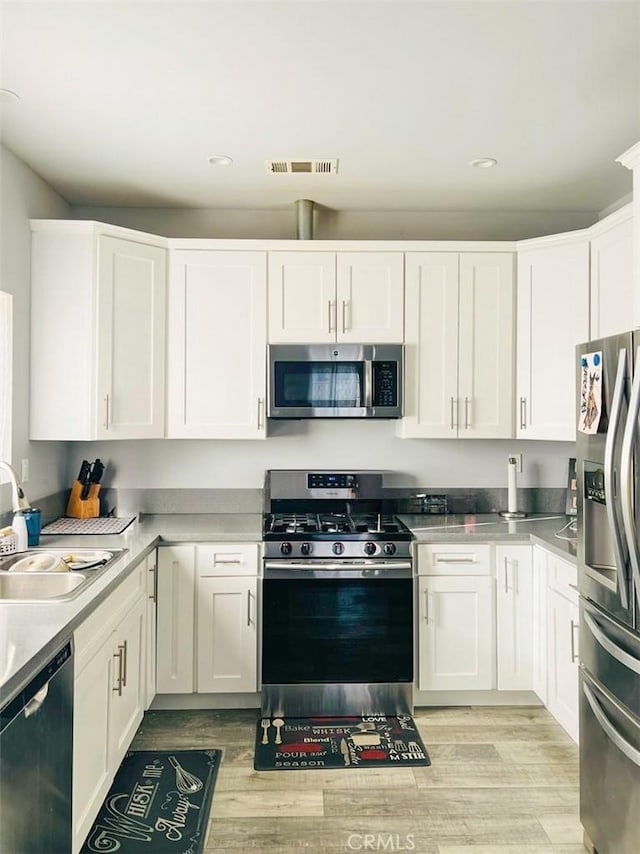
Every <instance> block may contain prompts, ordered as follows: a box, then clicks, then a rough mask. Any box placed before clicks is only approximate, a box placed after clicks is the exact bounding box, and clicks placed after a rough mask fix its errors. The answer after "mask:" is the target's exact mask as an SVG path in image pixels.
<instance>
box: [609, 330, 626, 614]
mask: <svg viewBox="0 0 640 854" xmlns="http://www.w3.org/2000/svg"><path fill="white" fill-rule="evenodd" d="M626 374H627V350H626V348H625V347H622V348H621V349H620V352H619V353H618V370H617V372H616V381H615V384H614V387H613V396H612V399H611V415H610V419H609V429H608V430H607V439H606V443H605V448H604V490H605V495H606V496H607V503H606V505H605V506H606V509H607V519H608V520H609V530H610V531H611V534H612V541H613V554H614V558H615V562H616V573H617V576H618V590H619V592H620V602H621V603H622V607H623V608H628V607H629V598H628V596H627V579H626V574H625V571H626V566H627V559H628V551H627V547H626V543H625V540H624V537H623V536H622V533H621V531H620V523H619V521H618V515H617V513H616V502H615V501H614V496H615V483H614V466H615V457H614V455H615V450H616V448H617V446H618V434H619V432H620V427H621V426H622V425H621V420H620V415H621V413H622V404H623V403H624V387H625V378H626ZM623 453H624V452H623ZM623 482H624V478H623Z"/></svg>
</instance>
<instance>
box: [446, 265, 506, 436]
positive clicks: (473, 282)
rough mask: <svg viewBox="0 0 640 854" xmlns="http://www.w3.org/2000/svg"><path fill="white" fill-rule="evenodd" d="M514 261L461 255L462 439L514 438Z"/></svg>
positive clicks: (459, 363) (460, 417)
mask: <svg viewBox="0 0 640 854" xmlns="http://www.w3.org/2000/svg"><path fill="white" fill-rule="evenodd" d="M514 302H515V295H514V257H513V255H512V254H511V253H508V252H494V253H489V252H484V253H483V252H469V253H462V254H461V255H460V297H459V327H458V330H459V331H458V342H459V346H458V360H459V361H458V392H457V395H458V398H459V412H460V416H459V427H458V435H459V436H460V437H461V438H464V439H509V438H511V437H512V436H513V386H514V363H515V352H514V328H515V312H514Z"/></svg>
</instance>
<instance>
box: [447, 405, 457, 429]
mask: <svg viewBox="0 0 640 854" xmlns="http://www.w3.org/2000/svg"><path fill="white" fill-rule="evenodd" d="M449 400H450V401H451V429H452V430H455V429H456V427H457V426H458V425H457V424H456V423H455V421H454V416H453V410H454V408H455V407H456V404H457V402H458V399H457V398H456V397H450V398H449Z"/></svg>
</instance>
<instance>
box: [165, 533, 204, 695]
mask: <svg viewBox="0 0 640 854" xmlns="http://www.w3.org/2000/svg"><path fill="white" fill-rule="evenodd" d="M194 611H195V565H194V549H193V546H163V547H162V548H159V549H158V612H157V627H158V637H157V647H156V648H157V656H158V658H157V665H156V674H157V683H156V690H157V692H158V694H191V693H193V691H194V690H195V686H194V647H193V643H194V625H195V615H194Z"/></svg>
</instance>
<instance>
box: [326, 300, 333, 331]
mask: <svg viewBox="0 0 640 854" xmlns="http://www.w3.org/2000/svg"><path fill="white" fill-rule="evenodd" d="M327 308H328V309H329V332H332V331H333V330H332V329H331V300H330V299H329V300H327Z"/></svg>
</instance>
